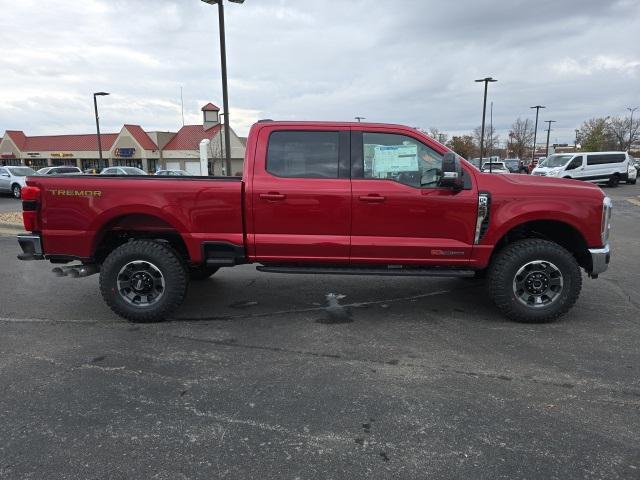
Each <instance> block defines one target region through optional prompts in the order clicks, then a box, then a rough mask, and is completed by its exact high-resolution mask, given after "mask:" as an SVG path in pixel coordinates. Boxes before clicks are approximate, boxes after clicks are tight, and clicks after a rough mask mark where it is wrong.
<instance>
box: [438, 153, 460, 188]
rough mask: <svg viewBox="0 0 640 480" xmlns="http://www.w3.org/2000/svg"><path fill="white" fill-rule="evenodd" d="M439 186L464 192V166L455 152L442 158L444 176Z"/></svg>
mask: <svg viewBox="0 0 640 480" xmlns="http://www.w3.org/2000/svg"><path fill="white" fill-rule="evenodd" d="M438 186H440V187H447V188H451V189H453V190H462V165H461V164H460V160H459V159H458V156H457V155H456V154H455V153H453V152H447V153H445V154H444V157H443V158H442V176H441V177H440V181H439V182H438Z"/></svg>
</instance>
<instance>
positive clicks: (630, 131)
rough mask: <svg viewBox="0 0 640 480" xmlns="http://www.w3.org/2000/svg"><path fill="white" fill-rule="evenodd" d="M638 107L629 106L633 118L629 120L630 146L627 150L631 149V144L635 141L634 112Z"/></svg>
mask: <svg viewBox="0 0 640 480" xmlns="http://www.w3.org/2000/svg"><path fill="white" fill-rule="evenodd" d="M637 109H638V107H633V108H629V107H627V110H629V111H630V112H631V120H630V121H629V148H628V149H627V152H630V151H631V144H632V143H633V112H635V111H636V110H637Z"/></svg>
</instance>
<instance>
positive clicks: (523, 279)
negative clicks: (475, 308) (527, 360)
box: [488, 239, 582, 323]
mask: <svg viewBox="0 0 640 480" xmlns="http://www.w3.org/2000/svg"><path fill="white" fill-rule="evenodd" d="M488 286H489V295H490V297H491V299H492V300H493V301H494V303H495V304H496V305H497V307H498V308H499V309H500V311H502V313H504V314H505V315H506V316H507V317H509V318H510V319H512V320H515V321H517V322H525V323H543V322H550V321H552V320H555V319H556V318H558V317H560V316H561V315H564V314H565V313H566V312H568V311H569V309H570V308H571V307H572V306H573V304H574V303H575V302H576V300H577V299H578V295H580V289H581V288H582V274H581V272H580V266H579V265H578V262H577V261H576V259H575V258H574V257H573V255H572V254H571V253H570V252H569V251H567V250H566V249H564V248H563V247H561V246H560V245H558V244H557V243H554V242H550V241H547V240H540V239H526V240H520V241H518V242H514V243H512V244H510V245H508V246H506V247H505V248H504V249H503V250H502V251H500V252H499V253H498V254H497V256H496V258H495V259H494V261H493V263H492V265H491V267H490V268H489V276H488Z"/></svg>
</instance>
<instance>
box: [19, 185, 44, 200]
mask: <svg viewBox="0 0 640 480" xmlns="http://www.w3.org/2000/svg"><path fill="white" fill-rule="evenodd" d="M21 195H22V201H23V202H35V201H38V200H40V188H39V187H29V186H27V187H24V188H23V189H22V193H21Z"/></svg>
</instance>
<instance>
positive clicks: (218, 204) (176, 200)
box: [27, 175, 244, 262]
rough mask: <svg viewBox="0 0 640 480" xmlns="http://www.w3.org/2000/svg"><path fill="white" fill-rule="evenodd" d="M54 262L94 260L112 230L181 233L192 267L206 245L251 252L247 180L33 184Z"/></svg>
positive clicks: (54, 180)
mask: <svg viewBox="0 0 640 480" xmlns="http://www.w3.org/2000/svg"><path fill="white" fill-rule="evenodd" d="M27 185H29V186H35V187H39V188H40V189H41V192H42V193H41V199H40V202H41V205H40V209H39V213H38V219H39V222H40V228H41V232H42V234H43V235H42V236H43V239H44V245H43V250H44V252H45V254H46V255H47V256H61V257H64V256H66V255H68V256H71V257H75V258H81V259H82V258H87V259H88V258H91V257H92V256H93V255H94V251H95V248H96V246H97V245H98V244H99V243H100V241H101V240H102V238H103V237H104V235H105V233H106V232H107V231H118V230H122V231H148V232H154V231H156V232H170V231H174V232H177V233H178V234H180V236H181V237H182V239H183V241H184V243H185V245H186V248H187V250H188V252H189V256H190V257H191V259H192V261H194V262H199V261H201V260H202V250H203V246H202V244H203V242H226V243H231V244H234V245H238V246H243V245H244V234H243V218H242V216H243V214H242V212H243V208H242V196H243V191H244V184H243V182H242V178H240V177H181V178H176V177H155V176H148V177H143V176H140V177H122V176H120V177H111V176H106V175H95V176H93V175H74V176H64V177H62V176H56V177H36V176H34V177H29V178H28V179H27Z"/></svg>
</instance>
